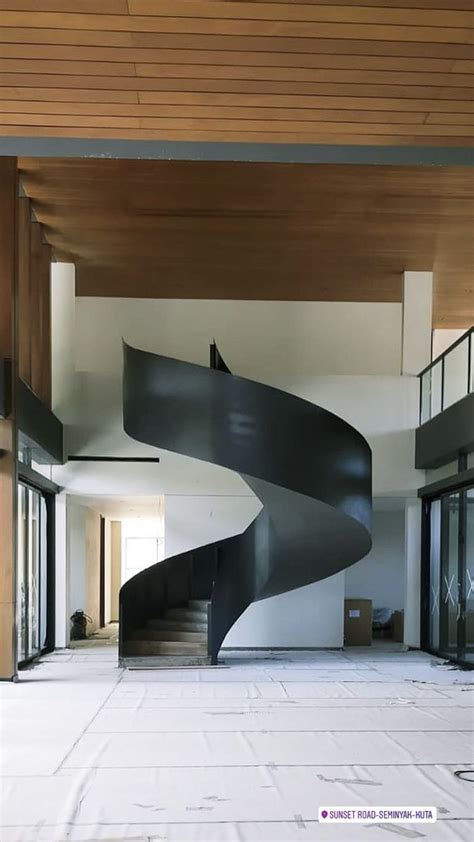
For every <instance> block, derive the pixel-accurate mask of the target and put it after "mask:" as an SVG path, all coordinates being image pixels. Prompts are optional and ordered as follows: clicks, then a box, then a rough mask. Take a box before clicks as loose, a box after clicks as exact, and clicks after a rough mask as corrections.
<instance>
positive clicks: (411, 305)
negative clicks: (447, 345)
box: [402, 272, 433, 375]
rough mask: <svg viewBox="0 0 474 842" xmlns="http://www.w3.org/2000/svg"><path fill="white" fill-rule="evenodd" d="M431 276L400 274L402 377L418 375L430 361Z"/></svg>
mask: <svg viewBox="0 0 474 842" xmlns="http://www.w3.org/2000/svg"><path fill="white" fill-rule="evenodd" d="M432 312H433V273H432V272H404V273H403V335H402V374H414V375H416V374H419V373H420V371H421V370H422V369H423V368H425V366H427V365H428V364H429V363H430V362H431V330H432V321H433V317H432Z"/></svg>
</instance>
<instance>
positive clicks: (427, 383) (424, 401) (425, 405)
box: [420, 369, 431, 424]
mask: <svg viewBox="0 0 474 842" xmlns="http://www.w3.org/2000/svg"><path fill="white" fill-rule="evenodd" d="M420 388H421V402H420V407H421V412H420V424H424V423H425V422H426V421H429V420H430V418H431V369H429V371H425V373H424V374H423V375H422V377H421V387H420Z"/></svg>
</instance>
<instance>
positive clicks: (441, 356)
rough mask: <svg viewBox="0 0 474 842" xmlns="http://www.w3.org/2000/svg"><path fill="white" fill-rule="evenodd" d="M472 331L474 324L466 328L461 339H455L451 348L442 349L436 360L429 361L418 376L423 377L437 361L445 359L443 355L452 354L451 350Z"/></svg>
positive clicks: (473, 331)
mask: <svg viewBox="0 0 474 842" xmlns="http://www.w3.org/2000/svg"><path fill="white" fill-rule="evenodd" d="M472 333H474V325H473V326H472V327H470V328H468V329H467V330H466V332H465V333H463V335H462V336H460V337H459V339H456V340H455V342H453V343H452V345H450V346H449V348H446V350H445V351H442V352H441V354H438V356H437V357H435V359H434V360H432V361H431V362H430V363H428V365H426V366H425V367H424V369H422V371H420V373H419V374H418V377H423V375H424V374H426V372H427V371H429V370H430V368H434V366H435V365H436V364H437V363H439V361H440V360H442V359H443V357H446V356H447V355H448V354H450V353H451V351H454V349H455V348H456V347H457V346H458V345H460V344H461V342H464V341H465V339H466V337H467V336H470V335H471V334H472Z"/></svg>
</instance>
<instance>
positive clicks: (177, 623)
mask: <svg viewBox="0 0 474 842" xmlns="http://www.w3.org/2000/svg"><path fill="white" fill-rule="evenodd" d="M147 626H148V628H150V629H170V630H171V629H173V630H175V631H190V632H192V631H196V632H207V623H197V622H185V621H183V620H168V619H166V618H165V617H156V619H153V620H148V622H147Z"/></svg>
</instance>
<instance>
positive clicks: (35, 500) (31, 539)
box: [27, 489, 41, 657]
mask: <svg viewBox="0 0 474 842" xmlns="http://www.w3.org/2000/svg"><path fill="white" fill-rule="evenodd" d="M28 503H29V505H28V564H27V576H28V657H32V656H34V655H37V654H38V652H39V576H40V546H41V545H40V495H39V494H38V492H37V491H33V490H32V489H28Z"/></svg>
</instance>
